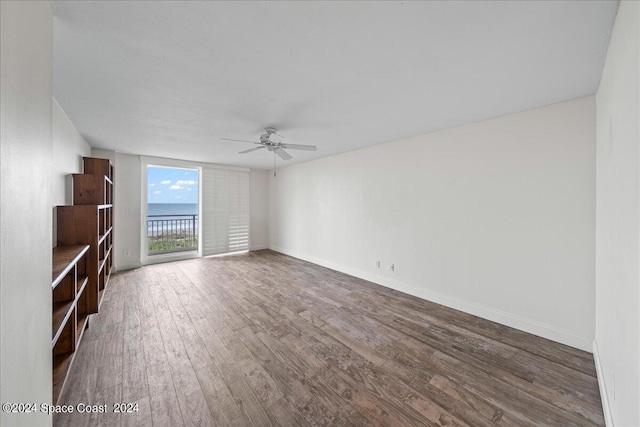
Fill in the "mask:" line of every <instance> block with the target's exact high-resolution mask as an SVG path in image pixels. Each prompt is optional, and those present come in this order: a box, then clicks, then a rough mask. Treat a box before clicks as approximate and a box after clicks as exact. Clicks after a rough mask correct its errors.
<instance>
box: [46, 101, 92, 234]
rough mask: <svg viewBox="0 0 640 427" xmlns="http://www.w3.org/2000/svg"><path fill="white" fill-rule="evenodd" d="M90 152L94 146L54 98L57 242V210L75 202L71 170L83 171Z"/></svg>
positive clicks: (53, 191)
mask: <svg viewBox="0 0 640 427" xmlns="http://www.w3.org/2000/svg"><path fill="white" fill-rule="evenodd" d="M90 155H91V147H90V146H89V144H88V143H87V141H85V139H84V138H83V137H82V135H80V132H78V130H77V129H76V128H75V126H74V125H73V123H71V120H69V117H67V114H66V113H65V112H64V110H63V109H62V107H60V105H59V104H58V102H57V101H56V100H55V98H54V100H53V149H52V170H51V186H52V199H53V200H52V201H51V204H52V210H53V220H52V221H53V233H52V236H53V244H54V245H55V244H56V238H57V237H56V210H55V207H56V206H59V205H70V204H72V202H73V186H72V183H71V181H72V180H71V175H70V174H72V173H82V157H84V156H90Z"/></svg>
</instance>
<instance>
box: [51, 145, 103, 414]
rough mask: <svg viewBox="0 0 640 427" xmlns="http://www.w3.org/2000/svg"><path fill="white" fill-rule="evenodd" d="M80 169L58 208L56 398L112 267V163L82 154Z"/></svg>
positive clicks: (54, 292) (55, 337)
mask: <svg viewBox="0 0 640 427" xmlns="http://www.w3.org/2000/svg"><path fill="white" fill-rule="evenodd" d="M83 169H84V173H82V174H73V180H72V181H73V192H72V193H73V205H71V206H57V207H56V214H57V246H56V247H55V248H54V250H53V266H54V271H53V277H54V279H53V367H54V368H53V369H54V370H53V402H54V403H55V402H56V401H57V399H58V397H59V394H60V391H61V389H62V386H63V384H64V380H65V378H66V376H67V373H68V371H69V367H70V365H71V362H72V361H73V355H74V354H75V353H74V352H75V349H76V347H77V345H78V343H79V341H80V338H81V337H82V333H83V331H84V330H85V328H86V327H88V316H89V315H90V314H92V313H97V312H98V310H99V308H100V302H101V301H102V297H103V295H104V291H105V289H106V287H107V283H108V282H109V276H110V275H111V269H112V267H113V253H112V248H113V166H112V165H111V162H110V161H109V160H108V159H97V158H93V157H85V158H84V159H83ZM79 248H82V251H81V252H82V253H81V254H80V252H78V251H80V249H79ZM74 251H75V252H74Z"/></svg>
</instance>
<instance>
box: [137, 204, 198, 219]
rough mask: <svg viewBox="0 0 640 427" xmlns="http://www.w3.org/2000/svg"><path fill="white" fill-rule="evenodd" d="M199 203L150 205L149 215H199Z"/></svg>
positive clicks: (148, 208) (148, 207)
mask: <svg viewBox="0 0 640 427" xmlns="http://www.w3.org/2000/svg"><path fill="white" fill-rule="evenodd" d="M197 214H198V204H197V203H148V204H147V215H168V216H171V215H197Z"/></svg>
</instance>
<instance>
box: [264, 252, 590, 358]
mask: <svg viewBox="0 0 640 427" xmlns="http://www.w3.org/2000/svg"><path fill="white" fill-rule="evenodd" d="M269 249H271V250H274V251H276V252H280V253H283V254H285V255H289V256H292V257H294V258H299V259H302V260H304V261H308V262H311V263H314V264H318V265H321V266H323V267H327V268H330V269H332V270H336V271H340V272H341V273H345V274H349V275H351V276H355V277H358V278H360V279H364V280H368V281H370V282H373V283H376V284H378V285H382V286H385V287H387V288H391V289H395V290H397V291H400V292H404V293H406V294H409V295H413V296H415V297H418V298H422V299H425V300H427V301H431V302H435V303H437V304H441V305H444V306H446V307H449V308H453V309H455V310H460V311H463V312H465V313H468V314H472V315H474V316H478V317H482V318H483V319H487V320H491V321H493V322H496V323H500V324H502V325H505V326H509V327H511V328H515V329H519V330H521V331H524V332H529V333H531V334H534V335H538V336H540V337H543V338H547V339H550V340H552V341H556V342H559V343H561V344H565V345H568V346H571V347H575V348H578V349H580V350H584V351H587V352H589V353H590V352H591V351H592V339H591V338H585V337H581V336H578V335H576V334H574V333H573V332H571V331H567V330H563V329H560V328H557V327H555V326H553V325H549V324H545V323H542V322H538V321H535V320H532V319H527V318H524V317H520V316H517V315H515V314H512V313H507V312H503V311H500V310H496V309H494V308H491V307H486V306H483V305H480V304H476V303H474V302H471V301H467V300H463V299H461V298H457V297H453V296H450V295H446V294H443V293H441V292H435V291H430V290H428V289H423V288H416V287H414V286H412V285H409V284H406V283H402V282H399V281H397V280H394V279H390V278H388V277H383V276H379V275H377V274H373V273H369V272H366V271H362V270H359V269H356V268H352V267H347V266H344V265H340V264H337V263H334V262H331V261H327V260H324V259H320V258H317V257H313V256H305V255H301V254H298V253H293V252H290V251H287V250H285V249H283V248H280V247H277V246H273V245H270V246H269Z"/></svg>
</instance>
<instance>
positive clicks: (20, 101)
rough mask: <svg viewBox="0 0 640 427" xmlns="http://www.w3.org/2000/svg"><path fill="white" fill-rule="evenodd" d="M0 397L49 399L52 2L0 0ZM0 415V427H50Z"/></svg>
mask: <svg viewBox="0 0 640 427" xmlns="http://www.w3.org/2000/svg"><path fill="white" fill-rule="evenodd" d="M0 16H1V18H0V20H1V22H0V40H1V47H0V51H1V58H0V70H1V71H0V73H1V76H0V81H1V87H0V170H1V178H0V199H1V200H2V203H1V204H0V227H1V228H0V230H1V233H0V292H1V294H0V295H1V297H0V301H1V303H0V304H1V308H0V319H1V337H2V344H1V345H0V356H1V357H0V360H1V362H2V365H1V367H0V401H2V402H3V403H4V402H16V403H18V402H37V403H43V402H48V403H50V402H51V394H52V393H51V390H52V388H51V247H52V241H51V228H52V227H51V224H52V217H51V201H52V197H51V192H52V188H51V155H52V87H51V84H52V81H51V69H52V25H53V18H52V13H51V9H50V7H49V4H48V2H35V1H33V2H5V1H3V2H0ZM51 422H52V419H51V417H48V416H46V415H43V414H41V413H35V414H7V413H5V412H4V411H2V412H0V424H1V425H3V426H47V425H51Z"/></svg>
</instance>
